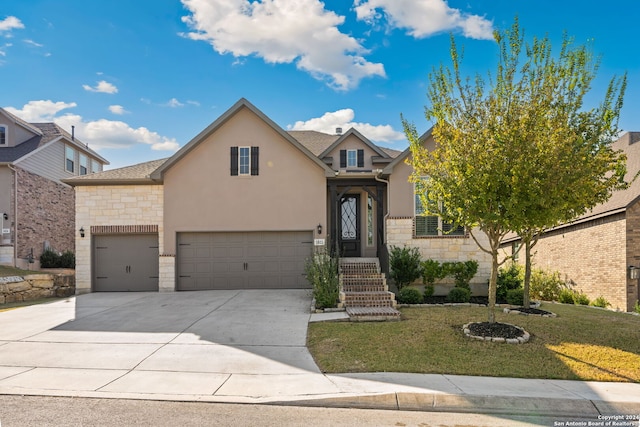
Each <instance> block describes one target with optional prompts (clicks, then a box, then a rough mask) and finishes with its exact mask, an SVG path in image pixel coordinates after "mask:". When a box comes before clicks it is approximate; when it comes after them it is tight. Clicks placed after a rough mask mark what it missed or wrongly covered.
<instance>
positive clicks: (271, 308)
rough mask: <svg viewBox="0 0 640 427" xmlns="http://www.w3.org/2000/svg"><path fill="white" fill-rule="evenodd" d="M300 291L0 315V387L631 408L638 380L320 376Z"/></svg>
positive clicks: (512, 407)
mask: <svg viewBox="0 0 640 427" xmlns="http://www.w3.org/2000/svg"><path fill="white" fill-rule="evenodd" d="M309 304H310V297H309V295H308V292H307V291H296V290H294V291H288V290H287V291H252V290H249V291H204V292H186V293H182V292H181V293H167V294H158V293H143V294H140V293H129V294H125V293H113V294H88V295H82V296H78V297H72V298H68V299H65V300H61V301H57V302H54V303H49V304H40V305H35V306H30V307H24V308H19V309H15V310H10V311H7V312H3V313H0V394H20V395H47V396H73V397H101V398H126V399H152V400H175V401H203V402H225V403H265V404H288V405H305V406H330V407H357V408H376V409H399V410H423V411H452V412H474V413H492V414H526V415H531V414H538V415H553V416H564V417H580V418H594V419H597V418H598V416H599V415H621V414H640V384H629V383H598V382H578V381H558V380H522V379H511V378H485V377H464V376H455V375H425V374H399V373H396V374H394V373H371V374H340V375H325V374H323V373H322V372H320V370H319V369H318V367H317V366H316V364H315V363H314V361H313V359H312V357H311V355H310V354H309V352H308V350H307V348H306V346H305V340H306V328H307V324H308V322H309V320H310V318H311V315H310V314H309Z"/></svg>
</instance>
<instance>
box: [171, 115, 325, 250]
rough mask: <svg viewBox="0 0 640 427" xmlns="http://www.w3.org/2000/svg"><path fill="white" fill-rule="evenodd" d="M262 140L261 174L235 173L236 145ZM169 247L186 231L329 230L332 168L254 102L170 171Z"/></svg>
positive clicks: (257, 144) (174, 248)
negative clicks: (253, 108) (328, 192)
mask: <svg viewBox="0 0 640 427" xmlns="http://www.w3.org/2000/svg"><path fill="white" fill-rule="evenodd" d="M232 146H240V147H241V146H257V147H260V155H259V159H260V161H259V175H258V176H231V174H230V147H232ZM164 191H165V201H164V209H165V244H166V246H165V253H167V254H175V251H176V247H175V240H176V233H178V232H181V231H276V230H301V231H302V230H314V229H315V228H316V226H317V225H318V224H322V225H323V227H324V229H325V230H326V229H327V227H326V223H325V222H326V209H327V207H326V179H325V172H324V170H323V169H322V168H321V167H320V166H319V165H317V164H316V163H314V162H313V161H312V160H310V159H309V158H308V157H307V156H306V155H305V154H304V153H302V152H301V151H300V150H299V149H298V148H296V147H294V146H293V145H292V144H291V143H290V142H289V141H287V140H286V139H285V138H284V137H283V136H282V135H280V134H279V133H278V132H276V131H275V130H274V129H273V128H272V127H271V126H269V125H268V124H267V123H265V122H264V121H263V120H261V119H260V118H259V117H258V116H256V115H255V114H253V113H252V112H251V111H250V110H248V109H246V108H245V109H241V110H239V111H238V112H237V113H236V114H235V115H234V116H233V117H232V118H231V119H230V120H229V121H227V122H226V123H225V124H223V125H222V126H221V127H220V128H218V129H217V130H216V132H215V133H213V134H212V135H210V136H208V137H207V138H206V139H205V140H203V141H201V142H200V143H199V144H198V145H197V146H195V147H194V148H193V150H191V151H190V152H189V153H187V154H186V155H185V156H184V157H183V158H182V159H180V161H178V162H177V163H176V164H175V165H173V166H172V167H171V168H169V169H168V170H167V171H166V172H165V175H164Z"/></svg>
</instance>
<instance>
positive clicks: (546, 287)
mask: <svg viewBox="0 0 640 427" xmlns="http://www.w3.org/2000/svg"><path fill="white" fill-rule="evenodd" d="M562 289H566V284H565V283H564V281H563V280H562V279H560V273H558V272H557V271H555V272H553V273H550V272H547V271H545V270H541V269H534V270H533V271H532V272H531V283H530V288H529V294H530V295H531V297H532V298H534V299H540V300H543V301H560V292H561V291H562ZM572 302H573V299H572Z"/></svg>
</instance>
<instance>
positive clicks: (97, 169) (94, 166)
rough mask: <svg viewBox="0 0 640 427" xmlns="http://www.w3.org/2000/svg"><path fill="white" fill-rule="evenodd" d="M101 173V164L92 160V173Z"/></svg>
mask: <svg viewBox="0 0 640 427" xmlns="http://www.w3.org/2000/svg"><path fill="white" fill-rule="evenodd" d="M96 172H100V163H99V162H98V161H97V160H93V159H91V173H96Z"/></svg>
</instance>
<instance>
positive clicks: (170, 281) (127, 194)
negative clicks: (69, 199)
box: [75, 185, 175, 294]
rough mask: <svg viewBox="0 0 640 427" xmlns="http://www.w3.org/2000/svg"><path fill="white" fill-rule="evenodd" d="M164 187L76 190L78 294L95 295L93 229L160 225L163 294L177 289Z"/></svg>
mask: <svg viewBox="0 0 640 427" xmlns="http://www.w3.org/2000/svg"><path fill="white" fill-rule="evenodd" d="M163 198H164V191H163V186H162V185H98V186H78V187H76V224H77V227H76V228H77V229H80V227H83V228H84V230H85V237H84V238H83V237H80V234H79V232H78V230H76V233H75V235H76V293H78V294H81V293H86V292H91V278H92V271H91V268H92V264H91V259H92V257H91V248H92V245H91V241H92V239H91V231H90V230H91V226H113V225H128V226H136V225H157V227H158V244H159V251H160V284H159V289H160V290H161V291H173V290H174V289H175V273H174V271H175V263H173V260H174V257H173V256H172V255H169V256H165V255H164V254H163V250H164V225H163V224H164V222H163Z"/></svg>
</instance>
